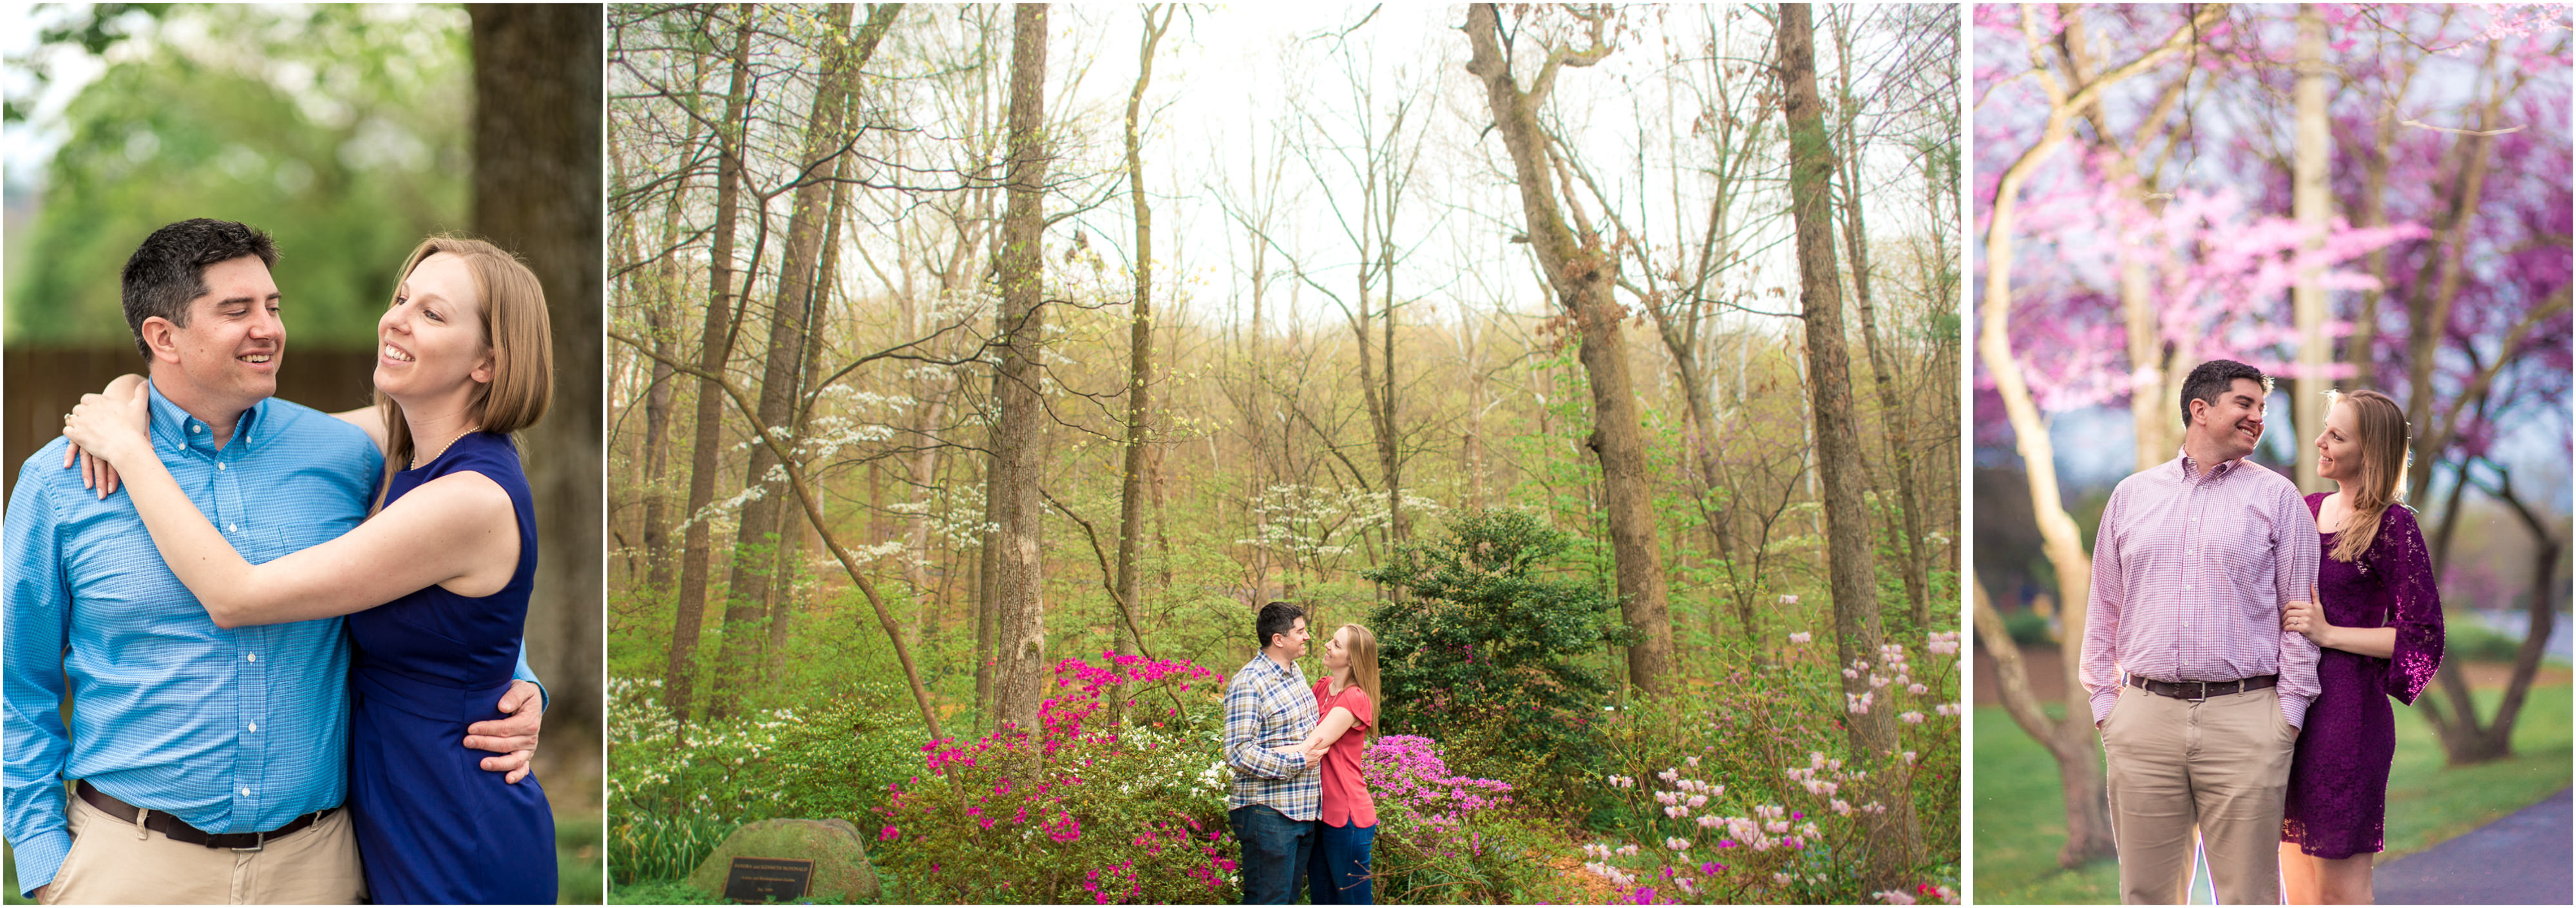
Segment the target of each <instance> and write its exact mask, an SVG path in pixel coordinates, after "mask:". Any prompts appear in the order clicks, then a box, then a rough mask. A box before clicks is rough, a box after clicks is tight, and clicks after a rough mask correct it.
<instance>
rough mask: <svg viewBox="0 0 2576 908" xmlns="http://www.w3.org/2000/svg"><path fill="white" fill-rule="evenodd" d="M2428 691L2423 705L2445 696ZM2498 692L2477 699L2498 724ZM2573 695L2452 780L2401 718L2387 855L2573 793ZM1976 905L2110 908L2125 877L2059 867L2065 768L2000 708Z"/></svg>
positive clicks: (2548, 690)
mask: <svg viewBox="0 0 2576 908" xmlns="http://www.w3.org/2000/svg"><path fill="white" fill-rule="evenodd" d="M2440 693H2441V692H2440V691H2438V690H2435V691H2428V692H2426V696H2439V695H2440ZM2501 693H2502V692H2501V691H2495V690H2482V691H2478V692H2477V694H2476V697H2477V702H2478V710H2479V713H2480V715H2491V714H2492V712H2493V710H2494V708H2495V702H2496V698H2497V697H2498V696H2500V695H2501ZM2571 705H2572V704H2571V698H2570V689H2569V687H2568V686H2567V685H2564V684H2559V685H2550V686H2544V687H2535V688H2533V689H2532V691H2531V697H2530V699H2529V700H2528V701H2526V702H2525V703H2524V704H2523V708H2522V714H2521V718H2520V719H2519V720H2518V721H2517V722H2516V724H2515V726H2514V730H2513V752H2514V755H2513V756H2512V757H2511V758H2509V759H2505V760H2498V761H2495V762H2492V763H2486V764H2481V765H2477V766H2466V767H2458V768H2449V769H2446V768H2444V767H2443V765H2442V746H2441V744H2440V743H2439V742H2438V741H2436V740H2434V738H2433V730H2432V728H2431V727H2430V726H2428V725H2426V724H2425V723H2424V719H2423V716H2422V715H2421V714H2420V713H2418V712H2416V711H2415V710H2414V709H2411V708H2406V707H2400V708H2398V710H2397V759H2396V764H2395V765H2394V766H2392V767H2391V768H2390V770H2389V780H2388V826H2387V833H2386V837H2387V844H2388V850H2387V852H2386V853H2384V854H2382V855H2380V859H2381V860H2383V861H2385V860H2390V859H2394V858H2398V857H2402V856H2404V855H2408V854H2413V853H2415V852H2419V851H2423V850H2424V849H2426V848H2429V847H2432V846H2433V845H2434V844H2436V843H2438V842H2442V841H2445V840H2448V839H2450V838H2452V837H2454V836H2457V835H2459V834H2461V833H2464V832H2467V831H2469V830H2471V829H2475V828H2477V827H2479V826H2482V825H2485V824H2486V823H2489V822H2492V821H2494V820H2496V819H2497V818H2500V817H2503V816H2504V815H2506V814H2509V813H2512V812H2514V811H2516V810H2519V809H2522V808H2523V807H2526V806H2529V805H2530V804H2532V803H2534V802H2537V801H2539V800H2540V799H2541V798H2544V797H2548V796H2549V795H2551V794H2553V793H2555V792H2557V791H2558V790H2559V789H2562V788H2566V787H2568V764H2569V761H2570V759H2571V756H2572V755H2576V749H2571V747H2570V739H2571V735H2570V728H2569V726H2570V718H2571V713H2570V709H2571ZM1974 759H1975V760H1976V781H1975V785H1976V829H1975V831H1974V839H1975V845H1976V870H1975V894H1976V900H1977V902H1978V903H1979V904H1987V905H1996V904H2072V905H2083V904H2095V905H2102V904H2112V903H2116V902H2118V901H2119V900H2120V899H2119V868H2118V866H2117V865H2115V864H2114V863H2112V862H2110V861H2100V862H2096V863H2093V864H2089V865H2086V866H2084V867H2082V868H2080V869H2077V870H2072V871H2068V870H2061V869H2059V868H2058V866H2057V850H2058V849H2059V848H2061V847H2063V846H2064V845H2065V844H2066V810H2065V806H2064V796H2063V795H2062V794H2061V793H2060V792H2059V789H2058V783H2057V763H2056V761H2055V760H2052V759H2050V758H2049V756H2048V751H2047V750H2045V749H2043V748H2041V747H2040V746H2039V742H2036V741H2033V740H2031V739H2030V736H2029V735H2026V734H2023V733H2022V730H2021V727H2020V726H2018V725H2014V724H2013V721H2012V717H2011V716H2008V715H2006V714H2005V713H2004V711H2003V709H2002V708H2000V707H1981V708H1979V709H1978V710H1977V725H1976V750H1975V756H1974Z"/></svg>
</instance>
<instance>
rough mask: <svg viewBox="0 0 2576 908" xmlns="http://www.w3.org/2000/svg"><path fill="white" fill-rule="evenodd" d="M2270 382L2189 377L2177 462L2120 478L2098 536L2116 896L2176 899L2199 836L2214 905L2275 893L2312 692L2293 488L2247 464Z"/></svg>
mask: <svg viewBox="0 0 2576 908" xmlns="http://www.w3.org/2000/svg"><path fill="white" fill-rule="evenodd" d="M2269 390H2270V381H2269V380H2268V379H2266V378H2264V376H2263V373H2262V372H2260V371H2258V370H2256V369H2255V368H2254V367H2252V366H2248V365H2245V364H2243V363H2238V362H2232V361H2228V360H2214V361H2211V362H2206V363H2202V364H2200V366H2199V367H2197V368H2195V369H2193V370H2191V375H2190V376H2189V377H2188V378H2186V379H2185V380H2184V382H2183V391H2182V417H2183V443H2182V456H2181V457H2179V458H2177V459H2175V460H2172V461H2168V462H2166V463H2165V464H2163V465H2161V466H2158V467H2156V468H2154V469H2151V470H2147V471H2146V472H2143V473H2139V474H2137V475H2134V476H2131V477H2129V478H2128V479H2125V480H2122V481H2121V482H2120V486H2119V488H2118V489H2116V490H2114V491H2113V492H2112V493H2111V502H2110V504H2109V505H2108V506H2107V507H2105V508H2104V509H2103V512H2102V526H2101V529H2100V531H2099V532H2097V533H2096V534H2095V535H2094V539H2093V597H2092V600H2091V602H2092V612H2091V614H2090V615H2089V616H2088V617H2087V618H2086V620H2085V626H2084V661H2083V674H2084V691H2085V693H2087V694H2089V695H2091V697H2092V701H2093V724H2094V726H2095V727H2096V728H2098V729H2100V730H2101V732H2102V751H2103V755H2104V757H2105V758H2106V762H2107V765H2108V773H2107V782H2108V786H2107V787H2108V788H2109V789H2110V800H2111V835H2112V841H2113V842H2114V843H2116V845H2117V847H2118V850H2119V856H2120V898H2121V901H2123V902H2125V903H2128V904H2180V903H2182V902H2183V901H2184V899H2185V897H2186V896H2187V895H2188V894H2189V887H2190V885H2191V877H2192V853H2193V849H2192V844H2193V841H2192V836H2193V832H2194V830H2195V828H2196V829H2197V830H2198V832H2199V834H2200V836H2201V839H2202V840H2203V841H2204V843H2205V845H2206V848H2205V850H2206V851H2207V853H2208V855H2209V875H2210V879H2211V881H2212V883H2214V884H2215V885H2216V886H2217V889H2218V893H2217V895H2218V900H2219V901H2220V902H2222V903H2228V904H2277V903H2278V902H2280V900H2281V896H2280V869H2279V865H2278V863H2276V861H2277V857H2278V853H2279V852H2278V848H2279V844H2280V840H2281V798H2282V793H2283V790H2284V788H2285V786H2286V785H2287V783H2288V779H2289V772H2290V748H2291V745H2292V744H2293V743H2294V742H2295V741H2296V740H2297V738H2298V734H2299V729H2300V727H2301V726H2302V725H2303V724H2304V723H2305V722H2306V719H2307V712H2308V703H2309V701H2310V700H2312V699H2314V698H2315V697H2316V695H2317V692H2318V687H2317V647H2316V644H2314V643H2310V642H2308V639H2307V638H2306V637H2303V636H2301V635H2299V634H2297V633H2293V632H2288V631H2284V630H2282V629H2281V618H2280V614H2281V604H2282V603H2284V602H2296V601H2305V600H2306V599H2307V598H2308V596H2309V590H2310V588H2311V587H2313V586H2314V585H2315V583H2316V580H2317V559H2318V558H2319V549H2318V545H2317V527H2316V522H2315V520H2314V519H2312V518H2311V517H2310V516H2309V514H2308V509H2307V505H2306V503H2305V502H2304V501H2302V500H2301V499H2300V497H2299V490H2298V488H2297V487H2296V486H2293V485H2291V484H2290V481H2289V480H2288V479H2285V478H2283V477H2282V476H2281V475H2280V474H2278V473H2274V472H2272V471H2270V470H2266V469H2263V468H2262V467H2259V466H2256V465H2254V464H2250V463H2247V462H2246V461H2245V458H2246V456H2247V455H2250V454H2252V453H2254V448H2255V446H2256V444H2257V443H2259V442H2261V441H2262V439H2263V399H2264V397H2265V396H2266V394H2267V393H2268V391H2269Z"/></svg>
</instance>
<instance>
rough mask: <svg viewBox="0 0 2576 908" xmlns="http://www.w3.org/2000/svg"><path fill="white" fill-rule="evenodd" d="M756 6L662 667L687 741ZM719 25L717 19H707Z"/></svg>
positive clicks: (721, 192) (720, 125)
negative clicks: (675, 589)
mask: <svg viewBox="0 0 2576 908" xmlns="http://www.w3.org/2000/svg"><path fill="white" fill-rule="evenodd" d="M752 10H753V7H752V6H751V5H750V4H747V3H746V4H740V5H738V6H736V7H735V15H736V19H735V21H734V42H733V67H732V73H733V74H732V76H731V77H730V81H729V87H728V88H727V89H726V91H725V112H724V119H722V120H719V121H717V123H716V145H717V149H718V152H717V155H718V156H717V159H716V160H717V163H716V202H715V204H716V222H715V237H714V239H713V241H712V242H713V248H712V249H711V250H710V252H709V254H708V258H707V308H706V319H705V324H704V325H703V326H702V327H701V329H700V331H699V334H698V374H699V376H700V378H699V384H698V398H697V412H696V414H695V416H696V423H695V425H696V436H695V440H694V443H693V444H692V445H691V447H690V455H689V509H688V516H687V517H686V518H684V519H685V520H687V521H688V530H687V531H686V532H685V533H683V534H682V541H681V546H682V548H683V554H682V555H681V557H680V595H679V604H678V607H677V609H676V611H675V613H674V615H673V617H672V621H671V650H670V658H669V660H668V661H667V662H666V663H665V665H664V668H663V671H662V692H663V695H664V696H665V697H666V698H667V702H668V703H669V704H670V706H671V717H672V718H673V719H675V720H677V721H678V722H679V723H680V731H679V735H680V739H681V740H682V741H686V740H687V735H688V724H689V709H690V706H691V702H690V700H691V694H692V693H693V688H694V686H695V682H696V678H697V652H698V635H699V632H700V629H701V628H702V627H703V626H704V625H705V624H706V610H707V587H708V586H709V585H710V584H711V582H712V580H713V578H711V577H709V576H708V573H709V571H710V569H711V568H712V566H713V558H712V557H711V556H712V554H713V552H712V550H711V546H713V544H714V542H713V540H712V539H711V538H710V537H712V536H713V530H712V528H710V527H709V526H708V523H707V513H706V512H707V507H708V506H709V505H712V504H714V503H715V498H716V462H717V458H718V457H719V456H720V455H721V454H722V452H723V450H724V399H723V398H722V397H721V396H720V395H719V389H718V385H717V378H715V376H720V375H722V374H723V373H724V369H725V363H726V362H727V361H729V360H731V359H732V358H733V342H734V326H735V325H737V324H739V323H740V315H739V314H738V313H737V311H736V306H737V304H738V300H737V298H736V297H735V296H734V293H733V270H734V269H733V256H734V248H733V246H734V230H735V227H736V225H737V224H739V223H740V218H739V214H740V212H741V205H742V203H741V199H740V194H741V187H742V126H743V122H744V120H743V106H744V105H745V104H747V103H749V100H750V99H749V96H748V94H749V89H750V78H751V33H752V30H753V13H752ZM707 21H708V23H709V24H713V23H714V22H715V21H716V20H715V19H714V17H712V16H711V17H709V18H708V20H707Z"/></svg>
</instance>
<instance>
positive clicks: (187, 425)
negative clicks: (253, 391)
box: [144, 381, 270, 457]
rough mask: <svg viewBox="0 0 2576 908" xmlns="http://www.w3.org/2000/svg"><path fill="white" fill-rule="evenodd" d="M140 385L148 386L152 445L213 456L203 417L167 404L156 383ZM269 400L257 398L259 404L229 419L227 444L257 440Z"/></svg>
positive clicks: (210, 435) (212, 436)
mask: <svg viewBox="0 0 2576 908" xmlns="http://www.w3.org/2000/svg"><path fill="white" fill-rule="evenodd" d="M144 387H146V388H149V389H151V394H150V397H151V400H152V441H153V444H154V445H156V446H158V445H169V446H170V447H174V448H192V449H195V450H197V451H200V452H203V453H204V454H206V455H207V456H209V457H211V456H214V454H215V451H216V448H215V433H214V430H213V429H212V428H211V427H209V426H207V425H206V421H205V420H202V419H198V418H197V417H196V416H195V415H194V414H191V413H189V412H188V411H186V410H183V409H180V408H179V405H178V404H175V403H171V402H170V399H169V398H167V397H163V396H161V389H160V387H159V386H156V385H153V384H152V383H151V382H149V381H146V382H144ZM269 400H270V398H266V397H263V398H260V400H259V403H256V404H252V405H251V408H250V409H248V410H243V411H242V412H241V415H240V416H239V417H236V418H235V419H234V420H233V437H232V440H231V442H230V443H229V444H228V445H227V446H228V447H229V446H230V445H246V446H256V445H257V444H258V443H259V438H260V431H259V427H260V424H261V423H262V422H263V420H261V419H260V416H261V414H263V413H266V412H268V402H269Z"/></svg>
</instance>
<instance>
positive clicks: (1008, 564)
mask: <svg viewBox="0 0 2576 908" xmlns="http://www.w3.org/2000/svg"><path fill="white" fill-rule="evenodd" d="M1011 31H1012V36H1011V113H1010V140H1009V141H1010V151H1009V154H1010V157H1009V160H1010V163H1009V169H1008V171H1007V173H1006V175H1005V179H1006V180H1007V181H1008V183H1009V185H1010V190H1009V203H1008V206H1007V208H1006V210H1005V212H1004V214H1003V216H1002V251H1001V255H1000V256H999V257H998V258H999V261H998V263H997V264H998V266H999V271H1000V273H1001V283H1002V312H1001V318H1002V331H1001V342H1000V347H1001V363H1000V365H999V366H998V367H997V368H996V370H995V373H994V374H995V381H994V386H995V391H996V394H995V398H996V400H995V404H996V405H997V406H998V409H999V411H1000V412H999V413H998V414H997V416H996V418H995V419H994V422H993V475H992V479H991V481H990V482H989V483H987V485H986V492H985V494H986V495H987V496H989V497H990V498H991V499H992V500H993V501H994V502H995V503H996V504H997V505H998V506H997V507H995V508H994V509H993V510H994V511H995V512H996V513H995V517H996V518H997V519H995V520H994V521H993V523H994V524H995V525H996V526H997V529H995V530H994V532H993V542H992V544H991V545H992V548H993V552H992V559H993V562H992V564H993V568H994V570H993V573H992V575H991V576H990V577H989V578H988V579H989V581H990V583H991V585H992V588H993V589H992V596H993V641H994V644H995V647H996V651H995V658H996V663H995V665H994V668H993V682H992V688H993V713H992V715H993V719H994V723H995V727H996V728H1001V727H1007V726H1012V725H1016V726H1018V727H1019V728H1022V729H1027V730H1029V731H1031V732H1032V733H1034V732H1035V730H1036V729H1037V719H1038V700H1039V698H1040V697H1042V696H1043V695H1044V691H1045V685H1046V676H1047V670H1046V612H1045V604H1044V602H1042V601H1041V600H1040V598H1039V595H1040V593H1041V589H1040V581H1041V580H1042V579H1043V577H1042V575H1041V574H1040V571H1041V569H1042V567H1043V562H1042V560H1041V557H1040V551H1041V549H1040V546H1041V544H1042V537H1041V529H1042V527H1041V526H1040V523H1039V521H1040V520H1041V519H1042V517H1043V515H1042V514H1041V513H1040V510H1039V509H1040V506H1041V501H1040V496H1039V494H1038V483H1039V481H1040V478H1041V477H1040V472H1039V471H1040V470H1041V468H1042V467H1043V464H1044V456H1043V451H1042V450H1041V447H1042V446H1043V444H1044V438H1043V436H1042V435H1041V434H1040V433H1041V431H1042V429H1043V428H1044V426H1043V423H1044V421H1045V420H1046V413H1045V411H1044V402H1043V401H1041V400H1040V399H1039V393H1038V391H1039V389H1038V381H1039V372H1040V370H1041V369H1042V367H1043V365H1044V356H1045V337H1046V302H1045V300H1044V298H1043V291H1044V289H1045V288H1044V278H1045V269H1046V262H1045V253H1044V250H1043V249H1041V248H1040V243H1041V241H1042V240H1043V239H1044V230H1045V228H1046V213H1045V210H1044V205H1045V201H1046V180H1047V164H1048V155H1049V153H1050V152H1049V149H1048V144H1049V143H1048V142H1047V140H1046V136H1045V134H1044V133H1045V128H1046V110H1045V104H1046V85H1045V83H1046V63H1047V46H1046V43H1047V5H1046V4H1043V3H1023V4H1019V5H1018V6H1017V7H1015V8H1014V9H1013V12H1012V29H1011Z"/></svg>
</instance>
